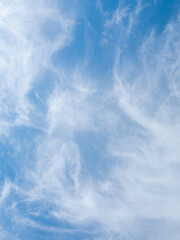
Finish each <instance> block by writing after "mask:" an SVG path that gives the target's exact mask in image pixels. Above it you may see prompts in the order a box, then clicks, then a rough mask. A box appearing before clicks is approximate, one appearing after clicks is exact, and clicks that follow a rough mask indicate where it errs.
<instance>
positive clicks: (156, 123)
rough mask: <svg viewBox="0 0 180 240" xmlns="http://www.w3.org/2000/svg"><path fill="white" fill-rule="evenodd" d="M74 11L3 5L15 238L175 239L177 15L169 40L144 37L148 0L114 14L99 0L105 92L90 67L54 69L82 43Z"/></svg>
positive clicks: (4, 117) (5, 194) (4, 102)
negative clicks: (34, 234)
mask: <svg viewBox="0 0 180 240" xmlns="http://www.w3.org/2000/svg"><path fill="white" fill-rule="evenodd" d="M71 4H72V6H76V8H77V5H76V4H77V2H75V1H71ZM156 4H157V3H156ZM68 6H69V3H68V4H67V3H65V2H64V1H62V2H61V3H59V2H58V1H43V2H42V1H36V2H33V3H32V1H27V2H23V1H20V0H19V1H15V0H11V1H1V4H0V8H1V13H2V14H1V17H0V33H1V35H2V37H1V38H0V63H1V67H0V77H1V79H3V80H2V81H1V83H0V84H1V96H0V111H1V117H0V121H1V126H2V127H1V129H0V131H1V134H2V135H6V137H7V138H8V139H10V140H9V141H11V140H12V139H13V141H14V143H13V144H14V145H13V146H14V149H13V154H11V155H10V157H12V158H13V160H14V163H13V164H14V165H13V164H11V162H10V163H9V164H10V165H12V166H11V167H12V169H13V170H14V172H15V174H14V175H15V177H11V181H10V180H4V179H8V177H7V176H3V174H2V176H3V177H2V179H1V182H2V184H1V186H2V189H1V191H0V209H1V210H2V209H4V210H5V211H4V210H3V214H4V215H5V216H6V221H10V222H11V224H14V229H15V231H16V233H17V235H16V237H17V238H18V237H19V239H21V233H22V229H25V230H27V229H28V226H29V227H31V228H32V229H36V230H37V229H39V230H40V231H45V232H46V231H47V232H48V231H52V232H54V233H57V234H58V233H59V232H61V230H62V231H64V234H66V233H67V234H69V232H71V233H72V232H78V231H79V232H81V231H82V232H86V231H87V232H88V236H91V239H92V238H93V239H108V240H110V239H113V240H114V239H118V240H119V239H137V238H138V239H150V238H153V239H157V240H160V239H164V240H166V239H167V240H168V239H175V240H176V239H177V240H178V234H179V230H178V227H177V226H178V223H179V220H180V216H179V213H178V210H179V199H180V189H179V185H178V182H179V180H180V179H179V173H178V171H179V156H180V150H179V134H178V133H179V130H180V121H179V120H180V119H179V118H180V117H179V116H180V109H179V100H180V85H179V81H178V79H179V76H180V72H179V56H178V52H179V50H180V36H179V35H180V34H179V31H178V28H179V17H178V16H176V17H174V19H173V20H172V19H169V20H168V24H166V25H165V26H163V30H162V31H159V32H158V31H157V29H156V26H154V25H152V26H151V27H149V28H148V30H143V29H144V28H143V26H142V25H143V23H142V20H143V19H142V18H141V14H144V12H146V10H147V8H148V6H149V5H148V6H147V5H145V4H144V3H143V1H137V2H136V3H134V4H132V5H127V4H126V2H125V1H124V3H123V4H121V2H120V3H119V5H118V7H117V9H115V10H114V11H110V12H109V13H108V12H106V13H105V12H104V10H103V2H101V1H96V6H95V7H97V6H98V7H99V10H100V13H101V16H102V19H103V20H102V19H101V21H102V22H101V24H102V28H103V30H102V33H101V39H100V41H103V40H104V41H105V40H106V41H105V42H106V44H104V45H103V46H102V45H101V44H100V43H99V42H98V43H97V46H98V47H97V46H96V48H102V49H103V51H105V52H106V53H107V52H110V53H111V54H109V55H108V56H110V57H109V61H111V62H113V64H112V65H113V66H112V65H111V66H112V69H109V67H108V69H106V66H107V65H106V61H105V60H106V59H105V60H104V62H103V61H102V63H101V64H102V66H103V69H104V70H103V71H104V72H105V73H104V72H103V71H102V76H105V75H106V73H107V78H109V82H110V84H109V85H108V87H104V79H97V78H99V75H98V74H96V73H93V74H92V75H91V74H90V73H91V72H92V71H93V70H92V68H91V67H90V65H88V64H87V62H86V63H85V64H84V65H83V64H82V66H80V65H79V63H78V64H76V65H75V67H73V66H71V68H68V66H70V65H71V59H69V62H68V63H66V64H65V65H67V66H64V67H62V66H61V65H60V63H59V62H58V60H59V59H58V56H61V50H62V49H65V48H66V47H67V45H68V44H69V45H70V43H71V44H72V45H73V39H74V38H75V37H76V34H77V33H76V31H75V30H76V29H75V26H76V18H78V16H76V15H77V13H76V8H74V9H73V7H71V8H70V10H67V7H68ZM69 11H70V12H71V14H68V13H69ZM77 11H78V10H77ZM88 21H89V20H88ZM88 21H87V22H88ZM141 28H142V29H141ZM149 29H150V31H149ZM93 31H94V32H93V34H95V31H96V29H95V27H93ZM97 31H99V28H98V30H97ZM136 34H137V36H136ZM98 44H99V45H98ZM69 47H70V46H69ZM102 49H101V50H102ZM72 51H73V47H72ZM54 54H57V55H58V54H59V55H58V56H57V58H56V61H57V62H54V59H53V58H54ZM98 54H101V52H100V50H99V52H98V51H97V56H98ZM87 55H88V54H87ZM88 56H89V55H88ZM88 56H87V58H88ZM91 57H92V56H91ZM95 57H96V56H95ZM95 57H94V58H95ZM103 64H104V65H103ZM108 66H109V65H108ZM66 67H67V68H66ZM68 69H71V72H70V71H69V70H68ZM93 69H94V68H93ZM109 72H110V73H111V74H109ZM17 126H18V127H19V128H17ZM23 131H26V132H25V133H23ZM23 134H24V135H26V136H24V135H23ZM90 140H91V142H90ZM11 146H12V144H11ZM1 155H3V152H2V154H1ZM10 157H9V158H10ZM9 158H8V159H9ZM5 165H6V163H5V161H4V160H3V166H5ZM17 166H18V168H19V169H20V170H17V169H16V168H17ZM19 172H20V173H19ZM1 206H3V207H2V208H1ZM4 212H6V213H4ZM7 213H10V214H9V217H7V215H8V214H7ZM0 219H1V217H0ZM53 223H54V225H53ZM5 224H6V222H5V221H2V231H4V230H3V228H4V226H5ZM63 224H64V225H63ZM62 226H63V227H62ZM164 226H165V228H164ZM0 230H1V229H0ZM89 232H90V233H89ZM0 236H1V235H0ZM7 236H8V237H7V239H12V236H11V235H7ZM2 238H3V236H2ZM55 238H56V237H55ZM87 238H88V237H87ZM57 239H58V238H57Z"/></svg>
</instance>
